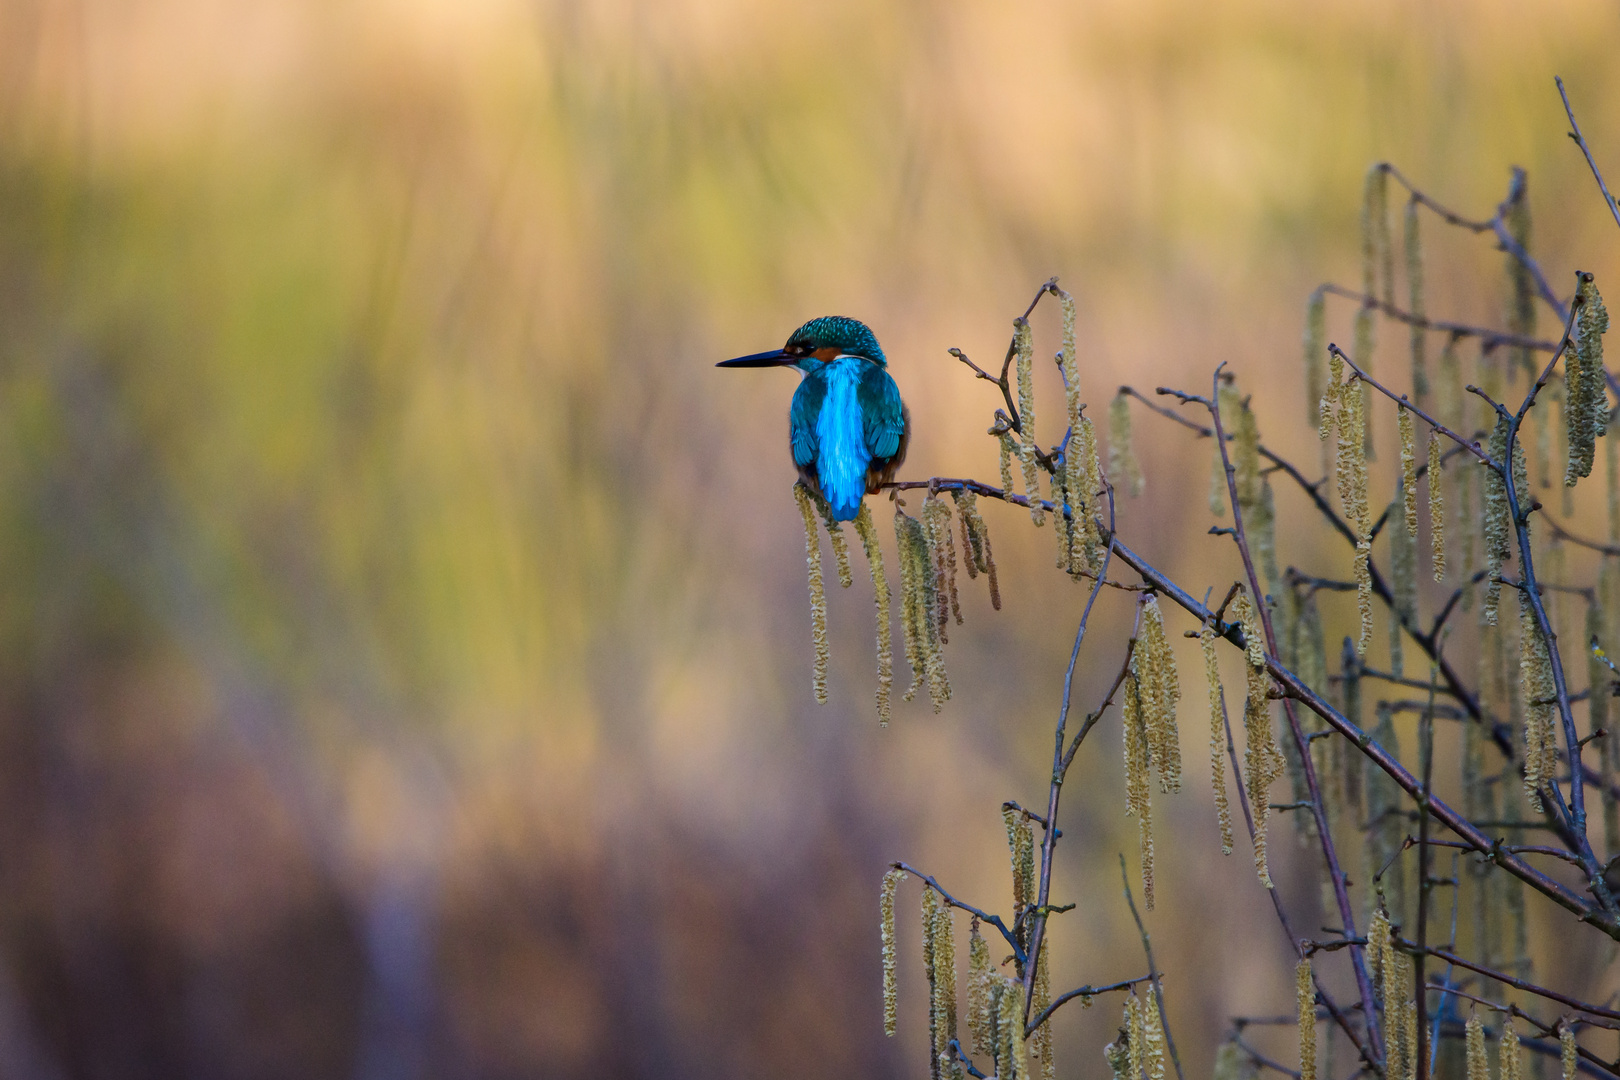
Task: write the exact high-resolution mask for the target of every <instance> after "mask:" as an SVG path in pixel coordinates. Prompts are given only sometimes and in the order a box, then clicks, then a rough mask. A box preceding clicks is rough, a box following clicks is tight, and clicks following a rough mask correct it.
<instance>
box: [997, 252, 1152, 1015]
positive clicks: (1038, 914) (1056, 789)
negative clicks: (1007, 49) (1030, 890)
mask: <svg viewBox="0 0 1620 1080" xmlns="http://www.w3.org/2000/svg"><path fill="white" fill-rule="evenodd" d="M1053 280H1054V281H1055V280H1056V279H1053ZM1047 285H1048V287H1051V286H1052V283H1051V282H1048V283H1047ZM1036 299H1037V300H1039V299H1040V297H1039V296H1037V297H1036ZM1033 306H1034V305H1031V307H1032V308H1033ZM1104 494H1105V495H1106V496H1107V498H1108V531H1109V533H1112V532H1113V531H1114V490H1113V488H1112V487H1111V486H1108V485H1105V486H1104ZM1113 558H1114V555H1113V552H1112V551H1109V552H1105V553H1104V555H1103V563H1102V566H1101V567H1099V568H1098V570H1097V580H1096V583H1095V584H1093V585H1092V587H1091V595H1090V596H1088V597H1087V598H1086V607H1085V610H1084V611H1082V612H1081V613H1080V625H1079V626H1078V627H1077V628H1076V629H1075V632H1074V648H1073V649H1072V650H1071V651H1070V653H1069V666H1068V669H1067V670H1066V671H1065V672H1064V674H1063V704H1062V706H1061V707H1060V708H1059V710H1058V722H1057V731H1056V733H1055V734H1054V736H1053V749H1052V780H1051V784H1050V786H1049V787H1048V789H1047V799H1046V820H1047V822H1048V823H1049V824H1050V826H1051V827H1050V828H1048V829H1047V830H1046V833H1045V835H1044V837H1043V839H1042V841H1041V883H1040V889H1039V892H1038V893H1037V899H1036V908H1035V918H1034V921H1033V922H1032V923H1031V925H1030V931H1029V960H1028V962H1027V963H1025V964H1024V971H1023V974H1024V1023H1025V1024H1026V1025H1027V1024H1028V1023H1029V1013H1030V1009H1031V1008H1033V1007H1034V1004H1035V970H1036V968H1038V967H1039V966H1040V959H1041V945H1042V944H1043V942H1044V941H1045V938H1046V920H1047V912H1048V905H1049V904H1050V903H1051V894H1052V857H1053V853H1054V852H1055V851H1056V849H1057V819H1058V818H1057V813H1058V796H1059V795H1061V794H1062V792H1063V777H1064V773H1065V772H1066V771H1067V767H1066V763H1065V761H1064V755H1063V743H1064V736H1065V729H1066V728H1067V726H1068V723H1069V702H1070V699H1071V697H1072V694H1073V691H1074V668H1075V665H1076V664H1077V663H1078V662H1079V660H1080V646H1081V645H1082V644H1083V643H1084V642H1085V640H1086V627H1087V626H1088V625H1089V624H1090V622H1091V611H1092V608H1094V607H1095V606H1096V604H1097V596H1098V595H1099V594H1100V593H1101V592H1102V589H1103V583H1104V582H1106V581H1107V580H1108V567H1109V564H1110V563H1111V562H1112V561H1113ZM1133 637H1134V635H1133ZM1099 711H1100V710H1099ZM1092 722H1093V723H1095V721H1092ZM1086 727H1087V730H1089V729H1090V724H1088V725H1087V726H1086ZM1080 735H1081V737H1084V735H1085V732H1084V731H1082V732H1081V733H1080ZM1075 745H1076V747H1078V746H1079V739H1076V740H1075Z"/></svg>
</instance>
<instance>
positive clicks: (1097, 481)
mask: <svg viewBox="0 0 1620 1080" xmlns="http://www.w3.org/2000/svg"><path fill="white" fill-rule="evenodd" d="M1063 483H1064V486H1065V487H1066V488H1067V489H1068V492H1069V499H1070V502H1069V505H1070V509H1071V513H1072V514H1073V515H1074V517H1073V520H1072V521H1071V522H1070V528H1069V532H1068V533H1067V536H1068V540H1069V551H1068V570H1069V572H1070V573H1073V574H1077V575H1078V574H1095V573H1097V572H1098V571H1099V570H1100V569H1101V568H1102V552H1103V548H1102V533H1101V532H1100V531H1099V530H1098V527H1097V521H1098V518H1099V517H1100V516H1101V513H1102V510H1103V508H1104V506H1105V503H1104V502H1103V478H1102V459H1101V456H1100V455H1099V454H1098V450H1097V429H1096V425H1094V424H1093V423H1092V422H1091V418H1090V417H1088V416H1082V417H1080V419H1079V422H1078V423H1077V424H1076V425H1075V427H1074V430H1073V432H1072V433H1071V434H1070V436H1069V447H1068V449H1067V450H1066V451H1065V452H1064V455H1063Z"/></svg>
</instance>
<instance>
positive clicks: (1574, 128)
mask: <svg viewBox="0 0 1620 1080" xmlns="http://www.w3.org/2000/svg"><path fill="white" fill-rule="evenodd" d="M1553 82H1555V83H1557V84H1558V96H1559V97H1561V98H1563V99H1564V115H1565V116H1567V117H1569V126H1570V129H1571V130H1570V132H1569V137H1570V138H1572V139H1574V140H1575V145H1576V146H1578V147H1580V148H1581V153H1583V154H1585V155H1586V164H1587V165H1588V166H1589V167H1590V168H1591V170H1592V178H1593V179H1595V180H1596V181H1597V186H1598V190H1599V191H1601V192H1603V201H1604V202H1605V203H1607V204H1608V206H1609V213H1611V214H1613V215H1614V223H1615V224H1616V225H1620V204H1617V203H1616V202H1615V201H1614V196H1613V195H1610V194H1609V185H1607V184H1605V183H1604V182H1603V174H1602V173H1601V172H1599V171H1598V167H1597V162H1596V161H1594V160H1593V159H1592V148H1591V147H1590V146H1587V145H1586V139H1585V138H1583V137H1582V136H1581V125H1579V124H1577V123H1576V122H1575V109H1574V107H1573V106H1571V105H1570V103H1569V91H1567V90H1565V89H1564V80H1563V77H1562V76H1559V75H1554V76H1553Z"/></svg>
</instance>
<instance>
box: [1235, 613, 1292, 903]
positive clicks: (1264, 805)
mask: <svg viewBox="0 0 1620 1080" xmlns="http://www.w3.org/2000/svg"><path fill="white" fill-rule="evenodd" d="M1230 615H1231V617H1232V618H1233V619H1234V620H1236V621H1239V622H1241V623H1242V624H1243V635H1244V638H1245V641H1246V642H1247V645H1246V648H1245V650H1244V661H1245V663H1244V666H1245V668H1246V669H1247V671H1248V696H1247V697H1246V698H1245V700H1244V702H1243V729H1244V734H1245V739H1246V744H1245V746H1244V748H1243V771H1244V786H1245V790H1246V791H1247V794H1248V797H1249V811H1250V813H1251V814H1253V816H1254V865H1255V869H1256V870H1257V871H1258V872H1259V874H1260V883H1261V884H1262V885H1264V886H1265V887H1266V888H1268V889H1269V888H1271V887H1272V886H1271V870H1270V867H1269V865H1268V863H1267V861H1266V827H1267V825H1268V824H1269V823H1270V821H1271V800H1270V796H1269V795H1268V791H1269V789H1270V788H1271V784H1272V781H1274V780H1276V779H1277V778H1278V777H1279V776H1281V775H1282V774H1283V772H1284V770H1285V769H1286V768H1287V766H1288V762H1287V760H1286V759H1285V758H1284V757H1283V755H1282V751H1281V750H1279V749H1278V748H1277V739H1276V736H1275V734H1274V733H1273V732H1272V730H1271V702H1270V695H1271V677H1270V676H1269V675H1267V674H1266V653H1265V637H1264V636H1263V632H1262V630H1261V627H1260V615H1259V612H1258V611H1257V610H1256V609H1255V606H1254V604H1253V602H1252V601H1251V600H1250V599H1249V594H1248V591H1247V590H1246V589H1239V590H1238V594H1237V597H1236V599H1234V600H1233V601H1232V606H1231V608H1230Z"/></svg>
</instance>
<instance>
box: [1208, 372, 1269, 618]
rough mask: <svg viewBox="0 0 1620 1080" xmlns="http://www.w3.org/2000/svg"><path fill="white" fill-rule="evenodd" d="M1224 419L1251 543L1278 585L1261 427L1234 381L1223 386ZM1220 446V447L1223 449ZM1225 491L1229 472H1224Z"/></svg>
mask: <svg viewBox="0 0 1620 1080" xmlns="http://www.w3.org/2000/svg"><path fill="white" fill-rule="evenodd" d="M1220 410H1221V423H1222V425H1223V426H1224V427H1225V430H1226V433H1227V435H1228V436H1229V437H1230V439H1231V448H1230V455H1231V459H1232V474H1233V476H1232V479H1233V483H1234V486H1236V488H1237V501H1238V510H1239V512H1240V513H1241V514H1242V515H1243V525H1244V528H1245V530H1246V531H1247V534H1248V538H1249V544H1250V547H1251V549H1252V550H1253V552H1254V554H1255V557H1256V558H1257V559H1258V560H1259V564H1260V572H1261V574H1262V575H1264V577H1265V579H1266V582H1267V584H1268V585H1271V586H1273V587H1275V586H1276V584H1277V582H1278V580H1279V577H1280V575H1279V573H1278V569H1277V514H1276V508H1275V505H1274V503H1273V501H1272V494H1271V484H1270V482H1269V481H1267V480H1266V478H1265V476H1264V475H1263V474H1262V473H1261V471H1260V427H1259V424H1258V423H1257V422H1256V420H1255V415H1254V410H1253V409H1251V408H1250V407H1249V402H1248V399H1247V398H1245V397H1243V396H1242V395H1241V394H1240V393H1239V392H1238V390H1237V387H1236V386H1234V385H1232V384H1231V383H1227V384H1226V385H1224V386H1222V387H1221V392H1220ZM1219 449H1220V448H1219V447H1217V448H1216V451H1217V453H1219ZM1221 482H1222V493H1223V495H1224V493H1225V472H1224V469H1223V470H1222V476H1221Z"/></svg>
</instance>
